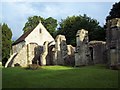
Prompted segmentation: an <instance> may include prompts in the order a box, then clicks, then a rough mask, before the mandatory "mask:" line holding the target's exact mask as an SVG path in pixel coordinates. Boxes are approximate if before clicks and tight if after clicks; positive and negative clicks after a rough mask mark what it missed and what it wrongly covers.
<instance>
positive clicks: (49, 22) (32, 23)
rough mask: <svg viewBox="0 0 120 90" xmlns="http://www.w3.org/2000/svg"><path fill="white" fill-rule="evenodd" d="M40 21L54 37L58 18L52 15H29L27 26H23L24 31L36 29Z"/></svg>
mask: <svg viewBox="0 0 120 90" xmlns="http://www.w3.org/2000/svg"><path fill="white" fill-rule="evenodd" d="M39 21H41V22H42V24H43V25H44V26H45V28H46V29H47V30H48V32H49V33H50V34H51V35H52V36H53V37H54V32H55V30H56V27H57V20H56V19H54V18H52V17H49V18H47V19H45V18H42V17H41V16H33V17H29V18H28V21H27V22H26V24H25V27H24V28H23V31H24V33H25V32H26V31H28V30H32V29H34V28H35V27H36V26H37V25H38V23H39Z"/></svg>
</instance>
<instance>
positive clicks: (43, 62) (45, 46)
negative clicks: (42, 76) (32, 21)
mask: <svg viewBox="0 0 120 90" xmlns="http://www.w3.org/2000/svg"><path fill="white" fill-rule="evenodd" d="M48 43H49V42H48V41H46V42H44V44H43V52H42V53H41V55H40V58H41V59H40V60H41V65H42V66H43V65H46V61H47V60H46V57H47V55H48Z"/></svg>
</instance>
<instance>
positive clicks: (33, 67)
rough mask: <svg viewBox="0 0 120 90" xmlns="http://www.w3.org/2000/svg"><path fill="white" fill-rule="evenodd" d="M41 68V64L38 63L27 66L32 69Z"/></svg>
mask: <svg viewBox="0 0 120 90" xmlns="http://www.w3.org/2000/svg"><path fill="white" fill-rule="evenodd" d="M38 68H39V66H38V65H37V64H30V65H28V67H27V69H30V70H36V69H38Z"/></svg>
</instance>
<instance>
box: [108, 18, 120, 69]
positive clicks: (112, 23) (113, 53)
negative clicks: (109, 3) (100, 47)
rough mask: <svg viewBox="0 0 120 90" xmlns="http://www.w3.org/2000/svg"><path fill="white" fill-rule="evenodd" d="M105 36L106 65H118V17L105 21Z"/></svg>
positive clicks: (119, 52)
mask: <svg viewBox="0 0 120 90" xmlns="http://www.w3.org/2000/svg"><path fill="white" fill-rule="evenodd" d="M106 38H107V40H106V41H107V50H108V51H107V52H108V53H107V56H108V57H107V58H108V65H109V66H110V67H114V66H120V18H114V19H111V20H108V21H107V23H106Z"/></svg>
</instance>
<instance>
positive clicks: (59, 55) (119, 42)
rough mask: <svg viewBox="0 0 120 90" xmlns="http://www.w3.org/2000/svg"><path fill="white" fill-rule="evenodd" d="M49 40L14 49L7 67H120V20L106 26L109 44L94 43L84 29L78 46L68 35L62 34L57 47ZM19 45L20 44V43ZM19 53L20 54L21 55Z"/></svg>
mask: <svg viewBox="0 0 120 90" xmlns="http://www.w3.org/2000/svg"><path fill="white" fill-rule="evenodd" d="M50 43H51V42H48V41H45V42H44V44H43V46H40V45H38V44H37V43H29V44H21V45H20V47H19V48H18V49H16V46H14V47H13V49H14V52H13V55H11V57H10V58H9V60H8V61H7V63H6V65H5V67H10V66H12V67H14V66H16V65H20V66H22V67H26V66H28V65H30V64H38V65H70V66H84V65H93V64H106V63H107V64H108V65H109V67H110V68H112V67H114V66H117V67H118V66H120V18H114V19H111V20H108V21H107V23H106V42H104V41H90V42H89V38H88V31H86V30H84V29H81V30H78V32H77V34H76V47H73V46H72V45H67V43H66V38H65V36H64V35H58V36H57V37H56V39H55V44H52V45H50ZM17 45H18V44H17ZM18 52H19V53H18Z"/></svg>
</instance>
